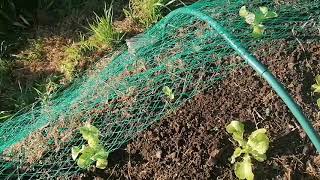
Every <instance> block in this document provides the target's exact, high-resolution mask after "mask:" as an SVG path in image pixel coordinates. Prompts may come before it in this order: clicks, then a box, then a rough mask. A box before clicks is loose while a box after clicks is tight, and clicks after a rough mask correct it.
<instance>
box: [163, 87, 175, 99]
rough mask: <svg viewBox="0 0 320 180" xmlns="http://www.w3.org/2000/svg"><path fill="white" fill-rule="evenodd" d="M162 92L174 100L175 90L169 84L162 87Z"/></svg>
mask: <svg viewBox="0 0 320 180" xmlns="http://www.w3.org/2000/svg"><path fill="white" fill-rule="evenodd" d="M162 92H163V93H164V94H165V95H166V96H167V98H169V99H170V100H174V92H173V91H172V89H171V88H169V87H168V86H164V87H163V88H162Z"/></svg>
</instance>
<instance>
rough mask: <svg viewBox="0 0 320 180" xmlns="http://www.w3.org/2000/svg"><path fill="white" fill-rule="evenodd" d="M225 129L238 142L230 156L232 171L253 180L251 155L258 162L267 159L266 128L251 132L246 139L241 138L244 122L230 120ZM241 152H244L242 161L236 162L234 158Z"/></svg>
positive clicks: (267, 139)
mask: <svg viewBox="0 0 320 180" xmlns="http://www.w3.org/2000/svg"><path fill="white" fill-rule="evenodd" d="M226 129H227V132H228V133H230V134H232V137H233V139H234V140H235V141H237V142H238V144H239V147H237V148H236V149H235V151H234V152H233V155H232V156H231V158H230V160H231V163H232V164H233V163H235V167H234V172H235V174H236V176H237V177H238V178H239V179H248V180H253V179H254V174H253V172H252V165H253V164H252V163H251V157H253V158H254V159H256V160H257V161H260V162H262V161H264V160H266V159H267V156H266V152H267V150H268V148H269V138H268V136H267V135H266V129H258V130H256V131H254V132H252V133H251V135H250V136H249V137H248V140H247V141H246V140H245V139H244V138H243V133H244V124H242V123H241V122H239V121H232V122H231V123H230V124H229V125H228V126H227V127H226ZM242 154H244V155H243V157H242V161H241V162H236V158H237V157H240V156H241V155H242Z"/></svg>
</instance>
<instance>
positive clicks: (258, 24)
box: [239, 6, 278, 38]
mask: <svg viewBox="0 0 320 180" xmlns="http://www.w3.org/2000/svg"><path fill="white" fill-rule="evenodd" d="M239 15H240V16H241V17H243V18H245V21H246V22H247V23H248V24H249V25H251V27H252V28H253V31H252V36H253V37H255V38H260V37H261V36H262V35H263V33H264V31H265V27H264V25H263V22H265V21H266V20H267V19H271V18H275V17H278V14H277V13H276V12H273V11H269V10H268V8H267V7H259V11H256V12H255V13H251V12H249V11H248V10H247V8H246V6H242V7H241V8H240V11H239Z"/></svg>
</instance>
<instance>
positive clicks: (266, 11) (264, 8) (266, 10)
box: [259, 6, 268, 15]
mask: <svg viewBox="0 0 320 180" xmlns="http://www.w3.org/2000/svg"><path fill="white" fill-rule="evenodd" d="M259 9H260V11H261V12H262V14H264V15H266V14H268V8H267V7H265V6H263V7H259Z"/></svg>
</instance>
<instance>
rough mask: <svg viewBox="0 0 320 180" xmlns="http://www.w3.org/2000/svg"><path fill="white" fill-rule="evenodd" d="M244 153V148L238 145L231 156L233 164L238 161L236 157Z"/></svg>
mask: <svg viewBox="0 0 320 180" xmlns="http://www.w3.org/2000/svg"><path fill="white" fill-rule="evenodd" d="M242 153H243V150H242V149H241V148H240V147H237V148H236V149H235V150H234V152H233V154H232V156H231V164H233V163H235V162H236V158H237V157H239V156H240V155H241V154H242Z"/></svg>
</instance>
